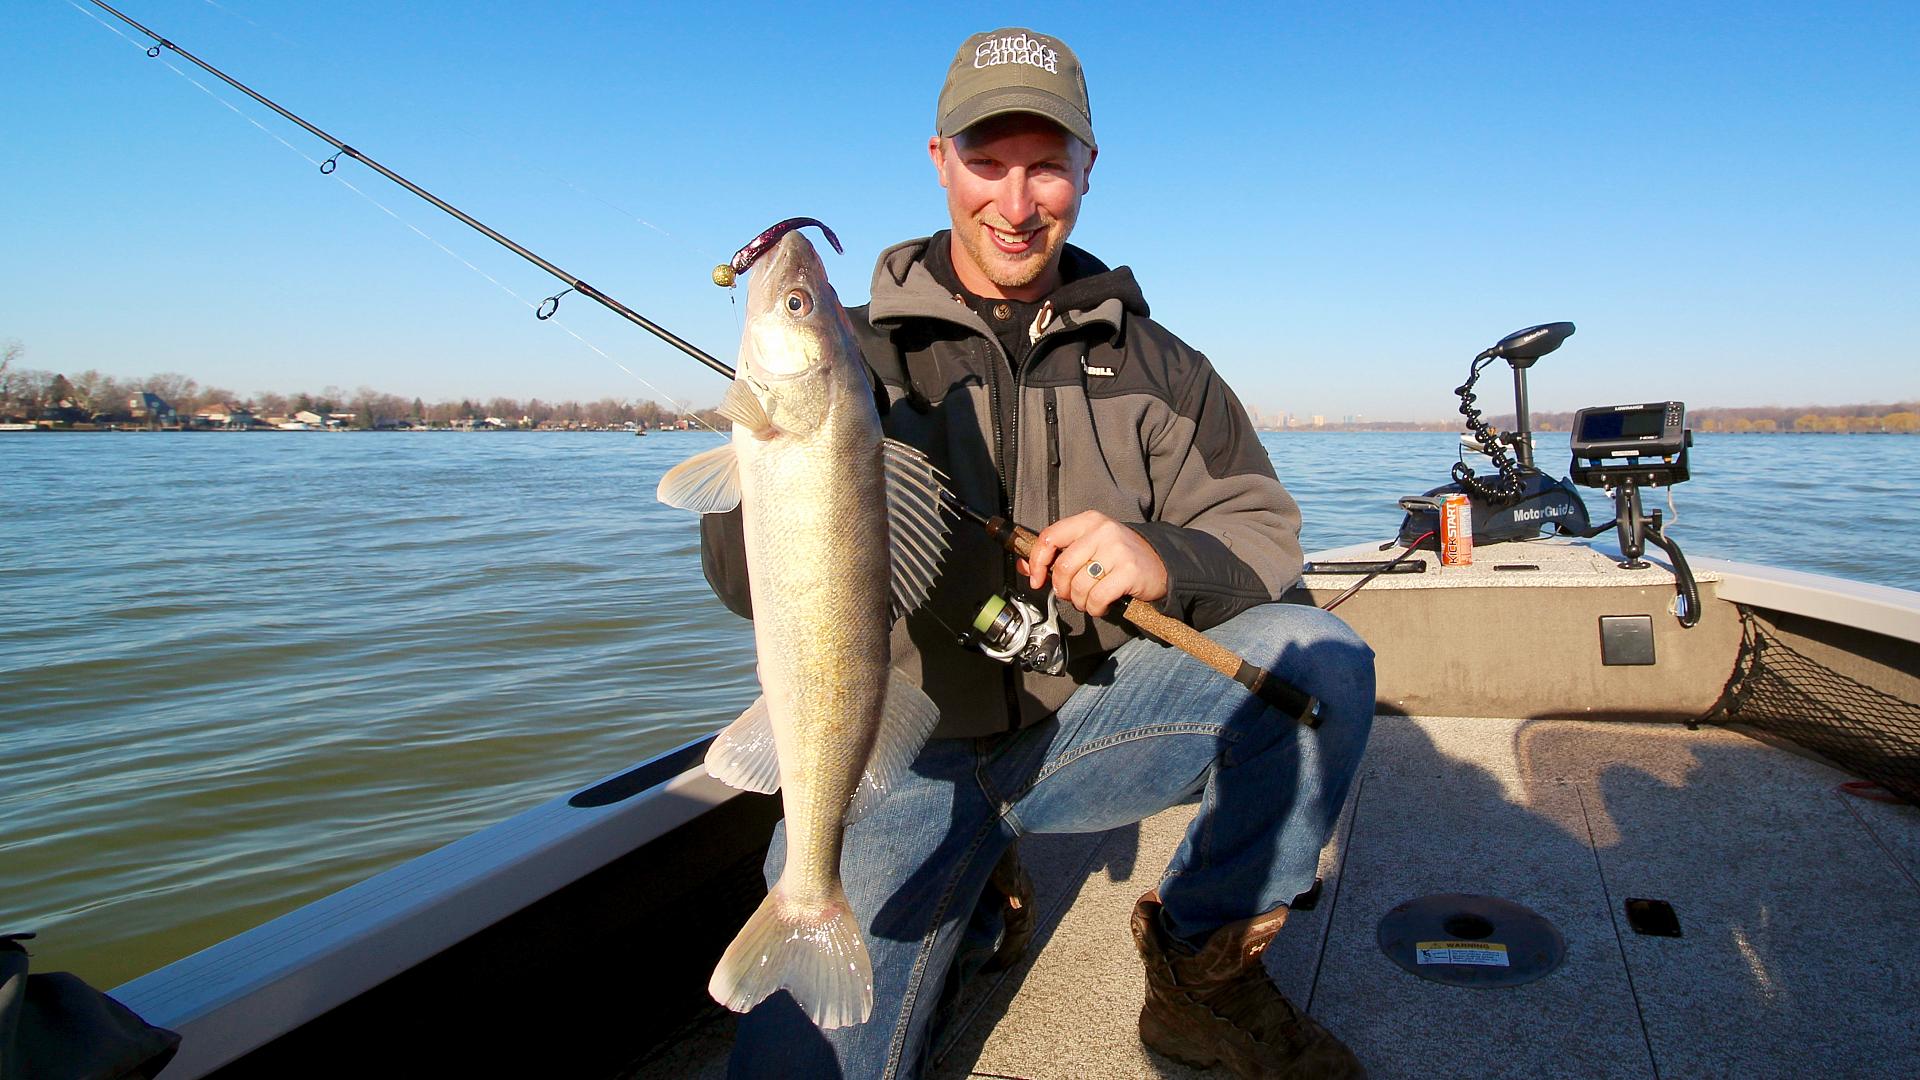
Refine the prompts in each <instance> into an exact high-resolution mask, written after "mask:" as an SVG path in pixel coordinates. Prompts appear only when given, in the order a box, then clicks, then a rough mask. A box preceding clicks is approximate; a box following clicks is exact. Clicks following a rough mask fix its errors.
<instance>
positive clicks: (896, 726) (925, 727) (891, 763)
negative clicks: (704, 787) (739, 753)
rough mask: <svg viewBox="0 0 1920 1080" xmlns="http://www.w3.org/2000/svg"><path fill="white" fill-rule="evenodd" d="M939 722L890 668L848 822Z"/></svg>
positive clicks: (895, 777)
mask: <svg viewBox="0 0 1920 1080" xmlns="http://www.w3.org/2000/svg"><path fill="white" fill-rule="evenodd" d="M939 722H940V709H939V707H938V706H936V705H934V703H933V699H932V698H930V697H928V696H927V695H926V693H925V692H924V691H922V690H921V689H920V688H919V687H917V686H915V685H913V684H912V683H911V682H908V681H907V679H906V677H905V676H903V675H901V674H900V673H899V672H898V671H894V670H891V669H889V670H888V671H887V704H886V707H885V709H884V710H883V711H882V713H881V718H880V734H879V735H878V736H877V737H876V738H875V739H874V740H873V753H871V754H868V755H867V767H866V770H865V771H864V772H863V773H861V775H860V786H859V787H858V788H855V789H854V792H853V801H852V802H851V803H849V804H848V806H847V824H849V825H851V824H853V823H854V822H856V821H859V820H860V819H861V818H862V817H864V816H865V815H866V813H867V811H869V810H871V809H873V808H874V807H875V806H878V805H879V804H880V800H882V799H884V798H886V797H887V792H889V791H892V790H893V789H894V787H895V786H897V785H898V784H899V783H900V780H901V778H902V777H904V776H906V775H907V766H909V765H912V764H913V759H914V758H916V757H918V756H919V755H920V748H921V747H922V746H925V745H926V744H927V736H929V735H931V734H933V728H934V725H936V724H938V723H939ZM716 745H717V744H716Z"/></svg>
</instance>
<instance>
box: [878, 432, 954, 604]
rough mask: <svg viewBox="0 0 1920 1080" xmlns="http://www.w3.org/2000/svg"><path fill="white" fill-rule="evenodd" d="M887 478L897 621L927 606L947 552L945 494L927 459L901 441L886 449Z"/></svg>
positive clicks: (889, 441) (888, 444) (887, 442)
mask: <svg viewBox="0 0 1920 1080" xmlns="http://www.w3.org/2000/svg"><path fill="white" fill-rule="evenodd" d="M881 449H882V456H883V458H884V460H885V464H886V474H887V536H888V547H889V554H890V555H891V556H892V562H893V581H892V590H891V591H892V596H893V615H894V617H895V618H898V617H900V616H901V615H904V614H906V613H907V612H909V611H913V610H915V609H916V608H918V607H919V606H920V605H921V604H923V603H926V600H927V593H928V592H929V591H930V590H932V588H933V579H934V577H935V575H937V574H938V573H939V570H940V564H941V562H942V561H944V560H945V558H946V554H947V549H948V547H949V545H948V543H947V521H946V517H945V516H944V510H943V506H942V502H941V499H942V496H943V495H944V493H945V489H944V488H943V487H942V486H941V481H942V480H943V479H944V477H942V476H941V475H940V470H939V469H936V468H934V467H933V463H932V462H930V461H928V460H927V456H926V455H925V454H923V453H921V452H920V451H918V450H916V449H914V448H913V447H911V446H908V445H907V444H906V443H903V442H900V441H898V440H896V439H885V440H882V443H881Z"/></svg>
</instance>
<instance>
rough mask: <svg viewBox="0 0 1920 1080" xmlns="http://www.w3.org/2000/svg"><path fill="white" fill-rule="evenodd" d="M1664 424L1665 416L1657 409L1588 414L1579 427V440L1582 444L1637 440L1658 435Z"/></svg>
mask: <svg viewBox="0 0 1920 1080" xmlns="http://www.w3.org/2000/svg"><path fill="white" fill-rule="evenodd" d="M1665 422H1666V417H1665V414H1664V413H1663V412H1662V411H1661V410H1659V409H1632V410H1629V411H1626V412H1611V413H1590V414H1588V415H1587V417H1586V418H1585V422H1584V423H1582V424H1581V425H1580V438H1581V440H1582V441H1584V442H1605V441H1608V440H1612V439H1638V438H1642V437H1644V436H1647V435H1658V434H1660V432H1661V430H1662V425H1663V424H1665Z"/></svg>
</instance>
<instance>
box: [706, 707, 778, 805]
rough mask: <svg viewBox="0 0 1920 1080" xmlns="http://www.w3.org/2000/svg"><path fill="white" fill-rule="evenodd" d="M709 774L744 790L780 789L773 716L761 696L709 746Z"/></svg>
mask: <svg viewBox="0 0 1920 1080" xmlns="http://www.w3.org/2000/svg"><path fill="white" fill-rule="evenodd" d="M707 775H709V776H711V777H713V778H714V779H715V780H718V781H720V782H721V783H723V784H726V785H727V786H728V787H736V788H739V789H740V790H741V791H760V792H765V793H766V794H769V795H771V794H773V793H774V792H776V791H779V790H780V755H779V753H778V752H777V751H775V749H774V745H773V714H772V713H769V712H768V711H767V695H765V694H761V695H760V696H759V697H757V698H754V699H753V704H751V705H749V706H747V711H746V712H743V713H741V714H740V716H739V718H738V719H736V720H734V722H733V723H731V724H728V725H727V726H726V729H725V730H724V731H722V732H720V734H718V735H716V736H714V738H713V745H712V746H709V747H707Z"/></svg>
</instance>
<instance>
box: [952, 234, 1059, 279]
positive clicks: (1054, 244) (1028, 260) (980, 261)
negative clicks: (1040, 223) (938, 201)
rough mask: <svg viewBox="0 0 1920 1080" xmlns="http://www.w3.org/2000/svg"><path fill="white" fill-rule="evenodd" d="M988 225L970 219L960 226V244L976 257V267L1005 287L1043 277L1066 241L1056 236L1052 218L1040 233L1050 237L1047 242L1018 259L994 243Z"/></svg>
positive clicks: (969, 256)
mask: <svg viewBox="0 0 1920 1080" xmlns="http://www.w3.org/2000/svg"><path fill="white" fill-rule="evenodd" d="M984 228H985V223H984V222H981V221H971V222H968V223H967V227H966V228H965V229H962V230H960V246H961V248H962V249H964V250H965V251H966V253H967V256H968V258H970V259H972V260H973V265H974V268H975V269H977V270H979V271H980V273H981V275H982V276H983V277H985V278H986V279H987V280H988V281H991V282H993V283H994V284H995V285H998V286H1000V287H1001V288H1003V289H1024V288H1026V287H1027V286H1029V285H1031V284H1033V283H1034V282H1036V281H1038V280H1040V276H1041V275H1042V274H1045V273H1046V272H1047V267H1049V266H1052V265H1053V257H1054V255H1055V254H1057V253H1058V252H1059V250H1060V244H1061V242H1062V241H1060V240H1057V239H1054V238H1053V237H1054V230H1053V225H1052V223H1051V222H1049V223H1048V224H1047V226H1046V227H1045V228H1043V229H1042V231H1041V234H1040V237H1039V239H1044V240H1046V241H1047V246H1046V247H1045V248H1044V249H1040V250H1035V251H1030V252H1028V253H1027V254H1026V255H1025V256H1022V257H1021V258H1019V259H1018V260H1014V259H1011V258H1009V257H1008V256H1007V255H1006V254H1005V253H1003V252H1001V251H1000V250H999V249H997V248H995V247H994V246H993V243H992V242H991V241H990V240H988V239H987V238H986V236H985V235H983V230H984Z"/></svg>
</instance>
